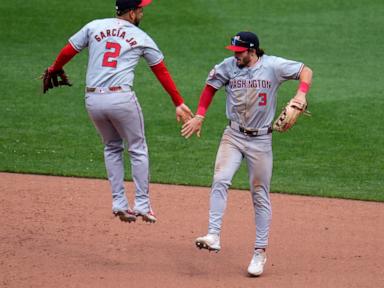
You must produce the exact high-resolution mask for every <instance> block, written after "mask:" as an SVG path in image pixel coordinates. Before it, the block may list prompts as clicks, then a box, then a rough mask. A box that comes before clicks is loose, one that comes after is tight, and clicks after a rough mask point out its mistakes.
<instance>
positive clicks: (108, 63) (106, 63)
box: [102, 42, 121, 68]
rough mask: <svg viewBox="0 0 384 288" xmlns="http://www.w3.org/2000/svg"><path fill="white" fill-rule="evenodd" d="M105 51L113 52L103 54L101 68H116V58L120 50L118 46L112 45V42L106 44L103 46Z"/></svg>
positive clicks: (117, 44) (116, 44)
mask: <svg viewBox="0 0 384 288" xmlns="http://www.w3.org/2000/svg"><path fill="white" fill-rule="evenodd" d="M105 49H107V50H113V51H107V52H105V53H104V57H103V64H102V66H103V67H112V68H116V66H117V60H116V58H117V57H119V55H120V50H121V46H120V44H119V43H114V42H107V43H106V45H105Z"/></svg>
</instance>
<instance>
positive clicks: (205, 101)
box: [181, 32, 312, 276]
mask: <svg viewBox="0 0 384 288" xmlns="http://www.w3.org/2000/svg"><path fill="white" fill-rule="evenodd" d="M226 48H227V49H229V50H231V51H233V52H234V57H229V58H227V59H225V60H224V61H223V62H221V63H220V64H218V65H216V66H215V67H214V68H213V70H212V71H211V72H210V73H209V76H208V79H207V82H206V86H205V88H204V90H203V92H202V94H201V96H200V101H199V104H198V109H197V112H196V115H195V117H194V118H192V119H191V120H189V121H188V122H187V123H185V124H184V125H183V127H182V131H181V133H182V135H183V136H184V137H186V138H188V137H190V136H191V135H193V134H194V133H197V136H200V131H201V127H202V124H203V120H204V116H205V114H206V111H207V109H208V107H209V105H210V103H211V101H212V98H213V96H214V94H215V93H216V91H217V90H218V89H220V88H221V87H223V86H224V87H225V91H226V95H227V102H226V114H227V118H228V120H229V124H228V126H227V127H226V129H225V131H224V134H223V136H222V139H221V142H220V146H219V149H218V152H217V156H216V164H215V170H214V177H213V183H212V188H211V196H210V210H209V226H208V234H207V235H206V236H203V237H198V238H197V239H196V241H195V242H196V246H197V247H198V248H200V249H201V248H204V249H208V250H214V251H219V250H220V232H221V226H222V218H223V215H224V211H225V208H226V204H227V194H228V188H229V186H230V185H231V181H232V178H233V176H234V174H235V173H236V171H237V170H238V168H239V166H240V164H241V162H242V160H243V159H245V160H246V162H247V167H248V174H249V184H250V190H251V196H252V203H253V206H254V211H255V224H256V241H255V244H254V253H253V257H252V260H251V262H250V264H249V266H248V273H249V274H250V275H251V276H258V275H261V274H262V273H263V268H264V264H265V262H266V260H267V257H266V252H265V250H266V248H267V246H268V236H269V226H270V222H271V212H272V211H271V202H270V198H269V189H270V182H271V176H272V134H271V132H272V122H273V118H274V115H275V111H276V104H277V99H276V92H277V89H278V88H279V86H280V85H281V84H282V83H283V82H284V81H286V80H290V79H293V80H299V86H298V90H297V92H296V95H295V96H294V97H293V100H291V101H292V102H294V103H297V106H300V107H301V108H303V107H306V94H307V92H308V90H309V87H310V85H311V82H312V71H311V69H309V68H308V67H306V66H305V65H304V64H303V63H300V62H296V61H291V60H287V59H284V58H280V57H275V56H268V55H265V54H264V51H263V50H262V49H260V48H259V39H258V37H257V36H256V35H255V34H254V33H251V32H239V33H237V34H236V36H234V37H233V38H232V39H231V45H229V46H227V47H226ZM299 104H300V105H299ZM304 110H305V109H304ZM289 125H291V124H289ZM289 125H285V126H284V127H285V128H284V129H285V130H286V129H288V128H289V127H288V126H289ZM285 130H284V131H285ZM282 131H283V130H282Z"/></svg>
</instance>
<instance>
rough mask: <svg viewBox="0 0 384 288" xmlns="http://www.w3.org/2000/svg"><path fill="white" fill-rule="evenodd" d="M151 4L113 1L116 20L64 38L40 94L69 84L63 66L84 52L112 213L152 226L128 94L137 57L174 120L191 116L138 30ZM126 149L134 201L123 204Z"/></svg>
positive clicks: (141, 142)
mask: <svg viewBox="0 0 384 288" xmlns="http://www.w3.org/2000/svg"><path fill="white" fill-rule="evenodd" d="M151 1H152V0H116V17H115V18H108V19H99V20H94V21H92V22H90V23H88V24H86V25H85V26H84V27H83V28H81V29H80V31H78V32H77V33H76V34H74V35H73V36H72V37H71V38H70V39H69V43H68V44H67V45H66V46H65V47H64V48H63V49H62V51H61V52H60V53H59V55H58V57H57V59H56V61H55V62H54V63H53V64H52V65H51V66H50V67H49V68H48V69H47V70H46V71H45V72H44V74H43V92H44V93H45V92H46V91H47V90H48V89H51V88H54V87H57V86H60V85H71V84H70V82H69V81H68V78H67V76H66V74H65V73H64V70H63V66H64V65H65V64H66V63H67V62H68V61H70V60H71V59H72V57H73V56H75V55H76V54H77V53H79V52H80V51H82V50H83V49H84V48H88V51H89V60H88V68H87V76H86V91H85V104H86V108H87V111H88V114H89V116H90V118H91V120H92V121H93V123H94V125H95V127H96V129H97V130H98V132H99V134H100V136H101V137H102V140H103V143H104V145H105V148H104V158H105V166H106V170H107V173H108V179H109V181H110V184H111V188H112V212H113V214H114V215H115V216H117V217H119V219H120V220H121V221H125V222H132V221H136V218H137V217H139V216H140V217H142V220H144V221H146V222H150V223H154V222H156V220H157V219H156V216H155V214H154V212H153V210H152V209H151V204H150V198H149V188H148V186H149V167H148V149H147V143H146V139H145V134H144V121H143V115H142V110H141V107H140V104H139V103H138V101H137V98H136V95H135V92H134V91H133V80H134V71H135V67H136V65H137V64H138V62H139V60H140V58H141V57H143V58H144V59H145V60H146V62H147V63H148V65H149V66H150V68H151V70H152V71H153V73H154V74H155V75H156V77H157V78H158V80H159V81H160V83H161V84H162V86H163V87H164V89H165V90H166V91H167V92H168V94H169V95H170V97H171V98H172V101H173V103H174V105H175V106H176V117H177V120H178V121H180V120H182V121H183V122H185V121H187V120H189V119H190V118H191V117H192V116H193V115H192V113H191V111H190V109H189V108H188V107H187V106H186V105H185V104H184V100H183V98H182V97H181V95H180V93H179V92H178V90H177V88H176V85H175V84H174V82H173V80H172V78H171V76H170V74H169V72H168V70H167V68H166V66H165V64H164V61H163V58H164V57H163V54H162V52H161V51H160V50H159V48H158V47H157V45H156V44H155V42H154V41H153V40H152V38H151V37H150V36H149V35H148V34H146V33H145V32H144V31H142V30H141V29H140V28H138V26H139V23H140V20H141V18H142V17H143V7H145V6H147V5H148V4H150V3H151ZM124 146H125V148H126V149H127V151H128V153H129V155H130V160H131V167H132V178H133V181H134V183H135V187H136V191H135V203H134V206H132V208H131V207H130V205H129V204H128V200H127V197H126V195H125V191H124V164H123V151H124Z"/></svg>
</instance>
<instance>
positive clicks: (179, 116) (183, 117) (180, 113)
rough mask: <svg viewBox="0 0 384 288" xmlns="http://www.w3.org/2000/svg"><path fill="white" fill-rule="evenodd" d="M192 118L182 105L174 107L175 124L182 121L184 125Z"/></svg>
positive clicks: (190, 113)
mask: <svg viewBox="0 0 384 288" xmlns="http://www.w3.org/2000/svg"><path fill="white" fill-rule="evenodd" d="M192 117H193V113H192V111H191V109H189V107H188V106H187V105H185V104H184V103H183V104H181V105H179V106H177V107H176V120H177V122H180V121H182V123H183V124H184V123H186V122H187V121H189V120H190V119H191V118H192Z"/></svg>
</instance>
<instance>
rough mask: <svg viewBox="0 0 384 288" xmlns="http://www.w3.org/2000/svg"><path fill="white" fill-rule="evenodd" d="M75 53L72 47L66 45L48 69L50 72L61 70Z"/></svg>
mask: <svg viewBox="0 0 384 288" xmlns="http://www.w3.org/2000/svg"><path fill="white" fill-rule="evenodd" d="M77 53H79V52H78V51H76V50H75V49H74V48H73V46H72V45H71V44H70V43H68V44H67V45H65V46H64V48H63V49H62V50H61V51H60V53H59V55H57V58H56V60H55V62H53V64H52V65H51V67H50V69H51V70H52V71H57V70H60V69H62V68H63V66H64V65H65V64H67V63H68V62H69V61H70V60H71V59H72V58H73V57H74V56H75V55H76V54H77Z"/></svg>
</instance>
